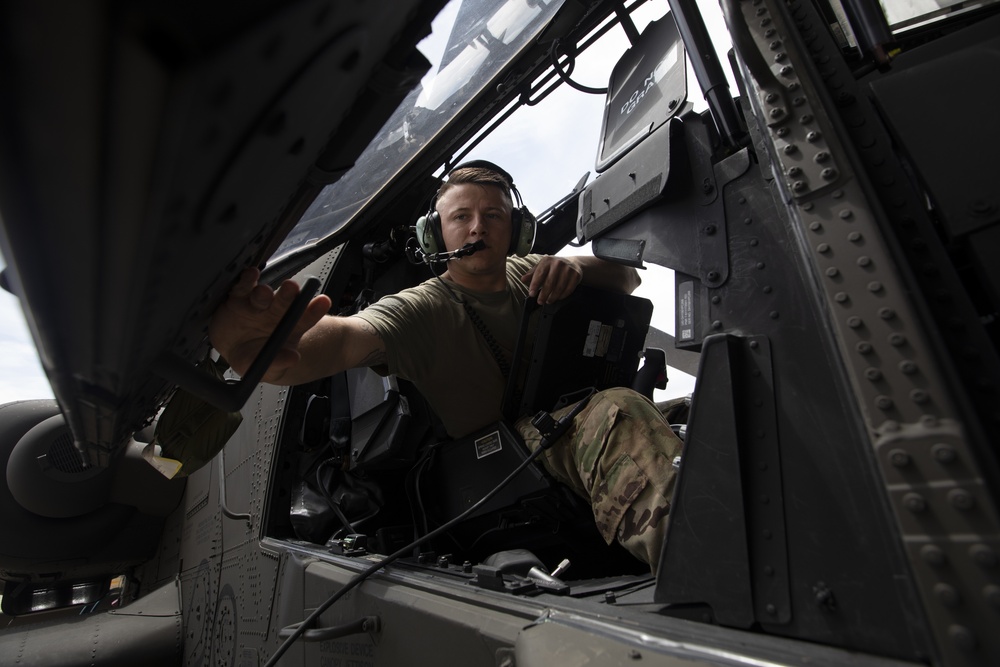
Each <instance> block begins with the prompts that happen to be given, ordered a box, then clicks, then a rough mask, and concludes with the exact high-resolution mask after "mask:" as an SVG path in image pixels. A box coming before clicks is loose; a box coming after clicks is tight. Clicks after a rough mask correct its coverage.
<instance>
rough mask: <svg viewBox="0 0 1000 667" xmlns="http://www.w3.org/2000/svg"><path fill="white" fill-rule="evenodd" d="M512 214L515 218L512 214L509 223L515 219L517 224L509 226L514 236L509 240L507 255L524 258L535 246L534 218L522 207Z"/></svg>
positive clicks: (535, 226) (535, 225) (535, 224)
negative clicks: (509, 248)
mask: <svg viewBox="0 0 1000 667" xmlns="http://www.w3.org/2000/svg"><path fill="white" fill-rule="evenodd" d="M514 213H516V214H517V215H516V217H515V216H514V215H513V214H512V215H511V221H512V222H513V221H514V220H515V219H516V220H517V224H512V225H511V227H512V229H511V232H512V234H514V235H515V236H514V237H513V238H511V251H510V253H509V254H512V255H517V256H518V257H525V256H527V255H528V254H529V253H530V252H531V249H532V247H534V245H535V233H536V230H537V227H538V225H537V222H536V221H535V216H533V215H532V214H531V211H529V210H528V209H527V208H525V207H523V206H522V207H521V208H519V209H517V210H516V211H515V212H514Z"/></svg>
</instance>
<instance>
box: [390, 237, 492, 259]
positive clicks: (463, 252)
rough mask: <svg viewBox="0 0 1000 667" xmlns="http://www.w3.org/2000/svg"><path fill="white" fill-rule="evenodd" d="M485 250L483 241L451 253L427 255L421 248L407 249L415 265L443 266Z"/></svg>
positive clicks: (469, 244)
mask: <svg viewBox="0 0 1000 667" xmlns="http://www.w3.org/2000/svg"><path fill="white" fill-rule="evenodd" d="M485 249H486V242H485V241H482V240H479V241H476V242H475V243H466V244H465V245H464V246H462V247H461V248H459V249H458V250H452V251H451V252H434V253H425V252H424V251H423V250H421V249H420V248H419V247H416V246H413V245H411V246H408V247H407V248H406V255H407V257H409V259H410V261H411V262H413V263H414V264H441V263H444V262H448V261H451V260H453V259H459V258H461V257H468V256H469V255H472V254H474V253H477V252H479V251H480V250H485Z"/></svg>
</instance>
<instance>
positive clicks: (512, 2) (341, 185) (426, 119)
mask: <svg viewBox="0 0 1000 667" xmlns="http://www.w3.org/2000/svg"><path fill="white" fill-rule="evenodd" d="M562 3H563V0H452V2H450V3H448V5H447V6H446V7H445V8H444V10H442V12H441V13H440V14H439V15H438V17H437V18H436V19H435V20H434V22H433V26H432V33H431V34H430V35H429V36H428V37H426V38H425V39H424V40H423V41H422V42H421V43H420V45H419V48H420V51H421V53H423V54H424V56H425V57H426V58H427V59H428V60H429V61H430V62H431V64H432V66H431V69H430V71H429V72H428V73H427V75H426V76H425V77H424V79H423V80H422V81H421V82H420V85H419V86H418V87H417V88H416V89H415V90H414V91H412V92H411V93H410V94H409V95H408V96H407V97H406V99H405V100H404V101H403V103H402V104H400V105H399V108H397V109H396V111H395V113H394V114H393V115H392V117H391V118H390V119H389V121H388V122H387V123H386V124H385V125H384V126H383V127H382V129H381V131H380V132H379V133H378V135H377V136H376V137H375V138H374V139H373V140H372V141H371V143H370V144H368V147H367V148H366V149H365V151H364V153H362V155H361V157H359V158H358V160H357V162H356V163H355V166H354V167H353V168H352V169H351V170H350V171H349V172H347V173H346V174H345V175H344V176H343V177H342V178H341V179H340V180H338V181H337V182H336V183H333V184H332V185H329V186H327V187H326V188H324V189H323V191H322V192H321V193H320V195H319V196H318V197H317V198H316V200H315V201H314V202H313V203H312V205H311V206H310V207H309V209H308V210H307V211H306V212H305V214H304V215H303V216H302V219H301V220H300V221H299V223H298V224H297V225H296V227H295V228H294V229H293V230H292V232H291V233H290V234H289V235H288V237H287V238H286V239H285V241H284V242H283V243H282V244H281V246H280V247H279V248H278V249H277V251H276V252H275V253H274V255H273V257H272V261H273V260H276V259H279V258H281V257H285V256H288V255H291V254H293V253H295V252H296V251H298V250H300V249H302V248H305V247H308V246H311V245H314V244H315V243H317V242H319V241H321V240H323V239H325V238H327V237H329V236H331V235H332V234H334V233H335V232H337V231H338V230H340V229H341V228H343V226H344V225H345V224H347V222H348V221H349V220H350V219H351V218H352V217H353V216H354V215H355V214H356V213H357V212H358V211H360V210H361V208H362V207H363V206H364V205H365V204H366V203H367V202H368V201H369V200H370V199H371V198H372V197H373V196H374V195H375V194H376V193H377V192H378V191H379V190H380V189H381V188H382V187H383V186H384V185H385V184H386V183H387V182H388V181H389V180H390V179H391V178H392V177H393V176H394V175H395V174H397V173H398V172H399V171H400V170H401V169H402V168H403V166H404V165H406V164H407V163H408V162H409V161H410V160H411V159H413V158H414V157H415V156H416V155H417V154H418V153H419V152H420V151H421V150H422V149H423V148H424V146H426V145H427V144H428V143H429V141H430V140H431V139H432V138H433V137H434V136H435V135H436V134H437V133H438V132H440V131H441V130H442V129H444V128H445V127H446V126H447V125H448V123H449V122H450V121H451V120H452V118H454V116H455V115H456V114H457V113H458V112H459V111H461V110H462V109H463V108H464V107H465V106H466V104H467V103H468V102H469V101H470V100H471V99H472V98H473V97H474V96H476V95H478V94H479V93H480V92H481V91H482V89H483V88H484V86H486V84H487V83H488V82H489V81H490V80H492V79H493V77H495V76H496V74H497V73H498V72H499V71H500V69H501V68H502V67H503V66H504V65H505V64H506V63H508V62H509V61H510V60H511V58H512V57H513V55H514V54H516V53H517V52H518V51H520V50H521V49H522V48H523V47H524V46H525V45H527V44H529V43H530V42H531V40H533V39H534V38H535V37H536V36H537V35H538V34H539V33H540V32H541V31H542V29H543V28H544V27H545V26H546V25H547V24H548V22H549V20H550V19H551V18H552V16H553V15H554V14H555V13H556V11H557V10H558V9H559V7H560V6H561V5H562Z"/></svg>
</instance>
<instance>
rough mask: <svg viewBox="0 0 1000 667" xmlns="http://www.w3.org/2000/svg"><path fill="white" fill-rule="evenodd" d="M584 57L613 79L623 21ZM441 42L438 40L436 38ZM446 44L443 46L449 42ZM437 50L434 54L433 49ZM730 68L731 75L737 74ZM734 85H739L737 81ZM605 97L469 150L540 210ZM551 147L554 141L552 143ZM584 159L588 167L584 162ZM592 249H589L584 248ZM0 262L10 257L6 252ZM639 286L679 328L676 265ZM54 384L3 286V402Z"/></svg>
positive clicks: (601, 81)
mask: <svg viewBox="0 0 1000 667" xmlns="http://www.w3.org/2000/svg"><path fill="white" fill-rule="evenodd" d="M698 4H699V6H701V8H702V11H703V14H704V16H705V20H706V23H707V24H708V28H709V32H710V33H711V34H712V35H713V36H714V37H715V39H716V43H717V45H720V44H721V45H722V47H721V48H717V50H718V51H719V53H718V56H719V58H720V60H721V61H722V62H723V63H726V62H728V61H727V59H726V58H725V50H727V49H728V45H727V38H728V36H727V35H726V32H725V28H724V23H723V21H722V14H721V10H720V9H719V5H718V3H717V2H716V0H698ZM666 6H667V3H665V2H650V3H646V4H645V5H644V6H642V7H641V8H640V9H639V10H638V11H637V12H636V14H635V17H636V23H637V24H638V27H639V29H640V30H641V29H642V28H643V27H644V26H645V25H646V23H648V22H649V21H651V20H655V19H657V18H659V17H660V16H662V15H663V13H664V12H665V11H666ZM599 46H600V48H594V49H591V50H590V51H589V52H588V53H585V54H583V55H582V56H581V57H580V58H579V59H578V62H577V66H576V69H575V71H574V73H573V78H574V79H576V80H578V81H579V82H580V83H583V84H585V85H588V86H592V87H602V86H605V85H607V80H608V77H609V75H610V72H611V68H612V66H613V65H614V63H615V61H616V60H617V59H618V55H620V54H621V53H622V52H623V51H624V50H625V49H626V48H628V41H627V39H626V37H625V35H624V32H623V31H622V30H621V29H615V30H613V31H611V33H609V34H608V35H607V36H606V37H605V38H603V39H602V41H601V43H600V45H599ZM429 48H430V49H434V48H435V47H434V46H433V45H430V46H429ZM442 48H443V47H442ZM428 55H430V54H428ZM730 76H731V75H730ZM730 86H731V88H732V90H733V91H735V85H734V84H733V83H732V80H731V81H730ZM688 91H689V93H688V100H689V101H690V102H692V103H694V104H695V107H696V109H704V108H705V104H704V101H703V100H702V99H701V95H700V93H699V92H698V85H697V82H696V81H695V79H694V76H693V74H691V73H690V67H689V75H688ZM603 106H604V98H603V96H599V95H587V94H584V93H580V92H578V91H575V90H573V89H571V88H570V87H569V86H561V87H560V88H559V89H558V90H557V91H556V92H554V93H553V94H552V95H551V96H550V99H547V100H546V101H545V103H544V104H543V105H539V106H537V107H528V108H523V109H521V110H520V111H519V112H518V113H516V114H515V115H514V116H513V117H512V118H511V119H510V120H509V121H508V122H507V123H506V124H505V126H506V127H505V128H504V130H505V131H504V133H503V134H498V135H497V136H496V137H490V138H489V139H487V140H486V141H484V142H483V143H482V144H481V145H480V146H479V147H477V149H476V150H475V152H474V153H473V154H471V155H470V158H482V159H489V160H492V161H494V162H498V163H500V164H502V165H504V166H506V167H507V169H508V171H510V172H511V173H512V174H513V176H514V178H515V180H516V181H517V185H518V187H519V189H520V191H521V193H522V195H523V196H524V199H525V202H526V204H527V205H528V207H529V208H530V209H532V210H534V211H535V212H540V211H541V210H543V209H544V208H546V207H547V206H548V205H550V204H552V203H553V202H555V201H557V200H558V199H559V198H561V197H562V196H563V195H565V194H567V193H569V192H570V191H571V190H572V188H573V185H574V184H575V183H576V182H577V181H578V180H579V178H580V177H581V176H582V175H583V173H584V172H585V171H587V170H588V169H589V170H593V165H594V162H595V157H596V152H597V145H598V135H599V134H600V128H601V115H602V111H603ZM549 147H551V148H549ZM580 165H583V167H580ZM584 252H586V249H585V250H584ZM0 265H4V266H5V265H6V262H5V261H4V260H3V258H2V257H0ZM641 275H642V278H643V285H642V287H640V289H639V291H638V292H637V294H638V295H639V296H644V297H646V298H649V299H651V300H653V301H654V303H656V304H657V308H656V310H655V311H654V314H653V323H652V324H653V326H655V327H656V328H658V329H661V330H663V331H666V332H668V333H673V329H674V322H673V317H674V316H673V308H672V307H671V305H670V304H672V298H673V272H672V271H669V270H667V269H663V268H662V267H657V266H650V267H648V268H647V269H646V270H644V271H643V272H642V274H641ZM693 387H694V379H693V378H691V377H690V376H687V375H684V374H683V373H680V372H676V371H675V372H672V373H671V380H670V386H669V387H668V391H667V392H665V393H664V394H663V395H659V396H658V397H657V398H666V397H668V396H677V395H683V394H687V393H690V392H691V390H692V389H693ZM51 396H52V391H51V389H50V388H49V385H48V382H47V381H46V379H45V375H44V373H43V371H42V368H41V365H40V364H39V361H38V355H37V353H36V352H35V348H34V345H33V344H32V342H31V336H30V335H29V333H28V329H27V326H26V325H25V322H24V317H23V314H22V312H21V309H20V305H19V302H18V300H17V299H16V298H15V297H13V296H12V295H10V294H9V293H7V292H5V291H3V290H0V404H2V403H7V402H10V401H15V400H23V399H32V398H51Z"/></svg>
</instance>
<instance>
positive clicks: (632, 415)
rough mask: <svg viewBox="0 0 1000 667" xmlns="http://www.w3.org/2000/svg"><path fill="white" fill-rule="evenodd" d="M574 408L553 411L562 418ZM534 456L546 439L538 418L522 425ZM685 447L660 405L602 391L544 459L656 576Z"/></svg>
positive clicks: (607, 531) (602, 526) (607, 535)
mask: <svg viewBox="0 0 1000 667" xmlns="http://www.w3.org/2000/svg"><path fill="white" fill-rule="evenodd" d="M572 409H573V406H568V407H566V408H562V409H561V410H557V411H556V412H553V413H552V416H553V417H555V418H556V419H558V418H560V417H562V416H563V415H565V414H567V413H568V412H569V411H570V410H572ZM516 428H517V430H518V432H519V433H520V434H521V437H523V438H524V441H525V443H526V444H527V445H528V447H529V449H531V450H532V451H534V450H536V449H538V447H539V445H540V443H541V439H542V437H541V435H540V434H539V433H538V431H537V430H536V429H535V428H534V427H533V426H532V425H531V420H530V417H523V418H521V419H519V420H518V422H517V424H516ZM681 447H682V443H681V441H680V439H679V438H678V437H677V436H676V435H675V434H674V432H673V431H672V430H671V429H670V425H669V424H667V422H666V420H665V419H664V418H663V415H662V414H661V413H660V411H659V410H658V409H657V407H656V406H655V405H654V404H653V403H652V402H651V401H650V400H649V399H647V398H646V397H645V396H643V395H641V394H638V393H636V392H634V391H632V390H631V389H625V388H615V389H608V390H605V391H602V392H598V393H596V394H594V395H593V396H592V397H591V399H590V403H588V404H587V406H586V407H585V408H584V409H583V410H581V411H580V413H579V414H578V415H577V416H576V418H575V419H574V420H573V424H572V426H570V429H569V430H568V431H567V432H566V433H565V434H564V435H563V437H562V438H560V439H559V440H558V441H557V442H556V443H555V444H554V445H553V446H552V447H551V448H550V449H549V450H548V451H547V452H545V453H544V454H543V455H542V459H543V460H544V462H545V467H546V469H547V470H548V471H549V473H551V474H552V475H553V476H554V477H555V478H556V479H558V480H559V481H560V482H562V483H564V484H566V485H567V486H569V487H570V488H571V489H573V490H574V491H575V492H576V493H577V494H579V495H580V496H582V497H583V498H586V499H588V500H590V504H591V507H592V508H593V510H594V519H595V520H596V521H597V529H598V530H599V531H600V533H601V536H603V537H604V539H605V541H606V542H607V543H608V544H611V541H612V540H613V539H616V538H617V540H618V542H619V543H620V544H621V545H622V546H623V547H625V548H626V549H628V551H629V552H630V553H631V554H633V555H634V556H636V557H637V558H639V559H640V560H642V561H644V562H646V563H649V567H650V570H651V571H652V572H653V574H656V568H657V567H658V565H659V562H660V551H661V549H662V547H663V539H664V536H665V534H666V530H667V519H668V516H667V515H668V514H669V513H670V497H671V495H672V493H673V489H674V481H675V472H676V470H675V469H674V467H673V460H674V457H675V456H679V455H680V453H681Z"/></svg>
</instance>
